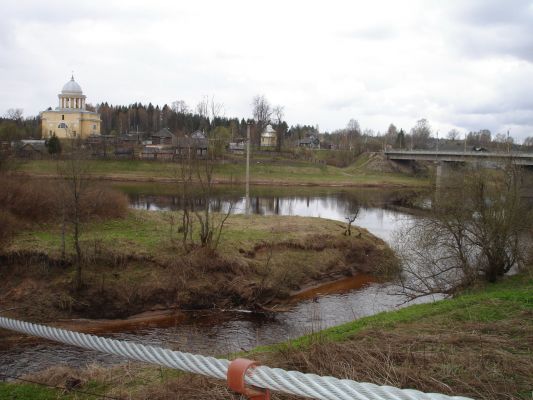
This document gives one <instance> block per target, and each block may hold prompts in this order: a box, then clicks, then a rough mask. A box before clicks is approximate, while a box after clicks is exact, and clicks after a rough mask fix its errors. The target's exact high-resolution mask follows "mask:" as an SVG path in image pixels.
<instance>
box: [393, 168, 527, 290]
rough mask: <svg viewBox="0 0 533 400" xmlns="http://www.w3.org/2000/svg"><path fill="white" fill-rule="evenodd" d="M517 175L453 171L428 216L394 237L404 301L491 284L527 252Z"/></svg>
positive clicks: (513, 170)
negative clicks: (399, 264) (401, 265)
mask: <svg viewBox="0 0 533 400" xmlns="http://www.w3.org/2000/svg"><path fill="white" fill-rule="evenodd" d="M520 182H521V176H520V171H519V170H518V169H517V168H515V167H513V166H507V167H506V168H505V169H503V170H500V171H498V172H495V171H487V170H484V169H481V168H479V169H478V168H473V169H469V170H462V171H458V172H456V173H452V174H451V176H450V177H449V178H448V179H447V181H446V182H445V186H444V187H442V188H441V189H440V193H444V192H445V193H446V195H438V194H437V195H436V197H435V199H434V202H433V206H432V210H431V213H430V214H429V215H426V216H425V217H423V218H417V219H415V220H414V221H413V222H412V223H411V224H409V225H408V226H406V227H404V228H403V229H402V230H400V232H399V233H398V235H397V243H396V248H397V252H398V254H399V255H400V257H401V259H402V261H403V274H402V276H401V284H402V286H403V288H404V294H407V296H408V297H409V298H416V297H421V296H426V295H428V294H434V293H444V294H448V295H451V294H453V293H455V292H456V291H457V290H458V289H460V288H463V287H467V286H470V285H472V284H473V283H474V282H475V281H477V280H480V279H483V280H486V281H489V282H494V281H496V280H497V279H498V278H499V277H501V276H503V275H504V274H505V273H507V272H508V271H509V270H510V269H511V268H512V267H513V266H515V265H516V266H518V265H520V264H521V262H522V261H523V259H524V257H525V253H526V249H527V246H526V243H525V242H524V238H526V237H527V234H528V230H529V229H530V226H531V225H530V224H531V212H530V211H528V210H527V208H526V207H525V205H524V203H523V201H522V199H521V196H520Z"/></svg>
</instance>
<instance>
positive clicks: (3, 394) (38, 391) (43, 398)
mask: <svg viewBox="0 0 533 400" xmlns="http://www.w3.org/2000/svg"><path fill="white" fill-rule="evenodd" d="M58 398H61V399H71V398H72V396H70V395H65V394H64V393H62V391H61V390H59V389H53V388H49V387H45V386H41V385H36V384H31V383H4V382H0V399H1V400H25V399H35V400H56V399H58ZM77 398H79V397H77Z"/></svg>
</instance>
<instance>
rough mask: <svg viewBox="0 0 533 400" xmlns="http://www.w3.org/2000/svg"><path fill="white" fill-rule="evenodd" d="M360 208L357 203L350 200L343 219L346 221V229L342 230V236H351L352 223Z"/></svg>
mask: <svg viewBox="0 0 533 400" xmlns="http://www.w3.org/2000/svg"><path fill="white" fill-rule="evenodd" d="M360 210H361V207H360V206H359V203H357V202H352V203H350V205H349V206H348V207H347V210H346V211H347V214H348V215H347V216H346V217H344V219H345V220H346V221H347V225H346V230H345V231H344V236H352V224H353V223H354V221H355V220H356V219H357V217H358V216H359V211H360Z"/></svg>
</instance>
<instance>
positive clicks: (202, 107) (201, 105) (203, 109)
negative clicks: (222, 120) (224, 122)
mask: <svg viewBox="0 0 533 400" xmlns="http://www.w3.org/2000/svg"><path fill="white" fill-rule="evenodd" d="M196 112H197V113H198V115H200V116H201V117H204V118H208V117H209V96H203V97H202V99H201V100H200V101H199V102H198V104H197V105H196Z"/></svg>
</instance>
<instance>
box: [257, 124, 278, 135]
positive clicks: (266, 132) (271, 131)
mask: <svg viewBox="0 0 533 400" xmlns="http://www.w3.org/2000/svg"><path fill="white" fill-rule="evenodd" d="M261 136H262V137H274V136H276V131H275V130H274V128H272V125H270V124H268V125H267V126H266V128H265V130H264V131H263V133H262V134H261Z"/></svg>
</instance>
